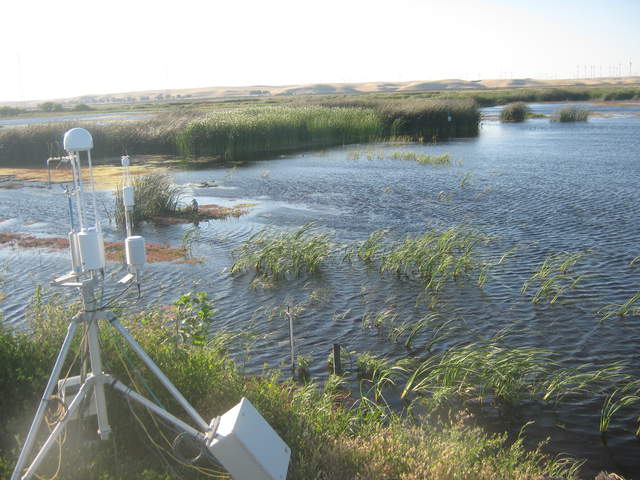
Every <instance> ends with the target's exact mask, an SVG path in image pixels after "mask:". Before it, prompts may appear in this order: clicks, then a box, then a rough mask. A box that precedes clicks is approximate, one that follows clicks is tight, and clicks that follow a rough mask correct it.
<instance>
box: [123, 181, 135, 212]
mask: <svg viewBox="0 0 640 480" xmlns="http://www.w3.org/2000/svg"><path fill="white" fill-rule="evenodd" d="M122 203H123V204H124V206H125V208H132V207H133V204H134V196H133V187H132V186H131V185H127V186H125V187H122Z"/></svg>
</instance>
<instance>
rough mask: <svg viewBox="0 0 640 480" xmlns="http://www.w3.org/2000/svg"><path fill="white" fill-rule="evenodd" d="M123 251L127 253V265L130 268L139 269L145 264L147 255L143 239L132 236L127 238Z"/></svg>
mask: <svg viewBox="0 0 640 480" xmlns="http://www.w3.org/2000/svg"><path fill="white" fill-rule="evenodd" d="M125 250H126V253H127V265H131V266H132V267H141V266H143V265H144V264H145V262H146V259H147V254H146V251H145V247H144V237H141V236H139V235H134V236H132V237H127V239H126V241H125Z"/></svg>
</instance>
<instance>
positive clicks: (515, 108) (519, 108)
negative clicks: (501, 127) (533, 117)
mask: <svg viewBox="0 0 640 480" xmlns="http://www.w3.org/2000/svg"><path fill="white" fill-rule="evenodd" d="M527 113H529V107H527V104H526V103H524V102H513V103H508V104H507V105H505V106H504V108H503V109H502V111H501V112H500V121H501V122H524V121H525V119H526V118H527Z"/></svg>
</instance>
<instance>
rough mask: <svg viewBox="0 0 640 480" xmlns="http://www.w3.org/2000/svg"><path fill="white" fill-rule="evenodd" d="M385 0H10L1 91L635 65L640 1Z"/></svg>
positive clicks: (26, 97) (513, 74)
mask: <svg viewBox="0 0 640 480" xmlns="http://www.w3.org/2000/svg"><path fill="white" fill-rule="evenodd" d="M390 5H391V4H390V3H389V2H384V1H377V0H376V1H368V2H360V1H354V2H337V1H335V0H329V1H327V2H323V3H322V5H321V6H318V7H314V6H309V5H305V7H304V8H300V4H299V2H293V1H290V0H286V1H277V2H272V3H263V2H253V1H238V2H234V3H233V4H232V3H227V2H224V3H223V2H199V1H196V0H185V1H183V2H181V3H180V4H179V6H180V8H179V9H178V8H175V7H172V8H168V7H166V6H158V4H157V3H152V2H149V1H139V2H125V1H123V0H114V1H113V2H111V3H110V5H109V10H108V11H101V10H98V9H97V7H94V6H93V4H91V3H88V2H80V1H79V0H67V1H62V2H56V3H51V2H42V1H35V0H25V1H23V2H20V3H19V4H18V3H17V2H15V3H14V2H10V3H7V4H4V5H3V6H2V10H1V11H2V12H3V14H4V15H3V17H4V18H6V19H10V20H11V21H9V22H7V24H6V25H5V26H4V27H3V29H2V31H1V32H0V41H2V44H3V48H2V50H1V51H0V60H1V61H2V65H3V66H4V68H3V75H2V76H0V101H30V100H31V101H32V100H39V99H52V98H65V97H75V96H81V95H89V94H95V95H101V94H107V93H116V92H133V91H145V90H178V89H190V88H204V87H213V86H229V87H234V86H250V85H269V86H279V85H304V84H314V83H362V82H375V81H396V82H405V81H409V80H424V81H428V80H441V79H452V78H460V79H463V80H473V79H494V78H495V79H500V78H539V79H549V78H558V79H561V78H592V77H608V76H619V75H621V76H628V75H630V74H632V75H633V74H636V75H637V74H638V72H639V71H640V55H639V51H638V50H639V48H640V34H639V33H638V31H637V28H636V26H635V19H636V18H638V16H639V15H640V3H638V2H633V1H631V0H614V1H612V2H606V3H604V2H597V1H584V2H579V1H575V0H571V1H566V2H562V3H561V4H555V3H553V2H552V1H550V0H542V1H537V2H528V1H511V2H509V1H507V0H489V1H485V2H477V1H476V2H473V1H470V0H460V1H452V2H435V1H423V2H420V1H416V0H402V1H399V2H394V3H393V7H391V6H390ZM51 25H55V28H52V27H51ZM74 38H76V39H77V41H74ZM636 60H637V63H636Z"/></svg>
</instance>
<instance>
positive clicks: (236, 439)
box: [207, 398, 291, 480]
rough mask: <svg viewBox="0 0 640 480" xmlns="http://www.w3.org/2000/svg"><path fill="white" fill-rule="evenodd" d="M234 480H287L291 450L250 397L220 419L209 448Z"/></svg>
mask: <svg viewBox="0 0 640 480" xmlns="http://www.w3.org/2000/svg"><path fill="white" fill-rule="evenodd" d="M207 447H208V449H209V451H210V452H211V453H212V454H213V456H214V457H216V459H217V460H218V461H219V462H220V463H221V464H222V466H223V467H224V468H225V469H226V470H227V471H228V472H229V473H230V474H231V476H232V477H233V478H234V480H285V479H286V478H287V469H288V468H289V457H290V456H291V450H290V449H289V447H288V446H287V444H286V443H284V442H283V441H282V439H281V438H280V437H279V436H278V434H277V433H276V432H275V431H274V430H273V428H271V426H270V425H269V424H268V423H267V422H266V420H265V419H264V418H262V415H260V413H259V412H258V411H257V410H256V409H255V408H254V406H253V405H251V402H249V400H247V399H246V398H243V399H242V400H240V403H239V404H238V405H236V406H235V407H233V408H232V409H231V410H229V411H228V412H227V413H225V414H224V415H223V416H222V417H221V418H220V423H219V424H218V430H217V431H216V434H215V435H214V437H213V439H212V440H211V442H210V443H209V444H208V445H207Z"/></svg>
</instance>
